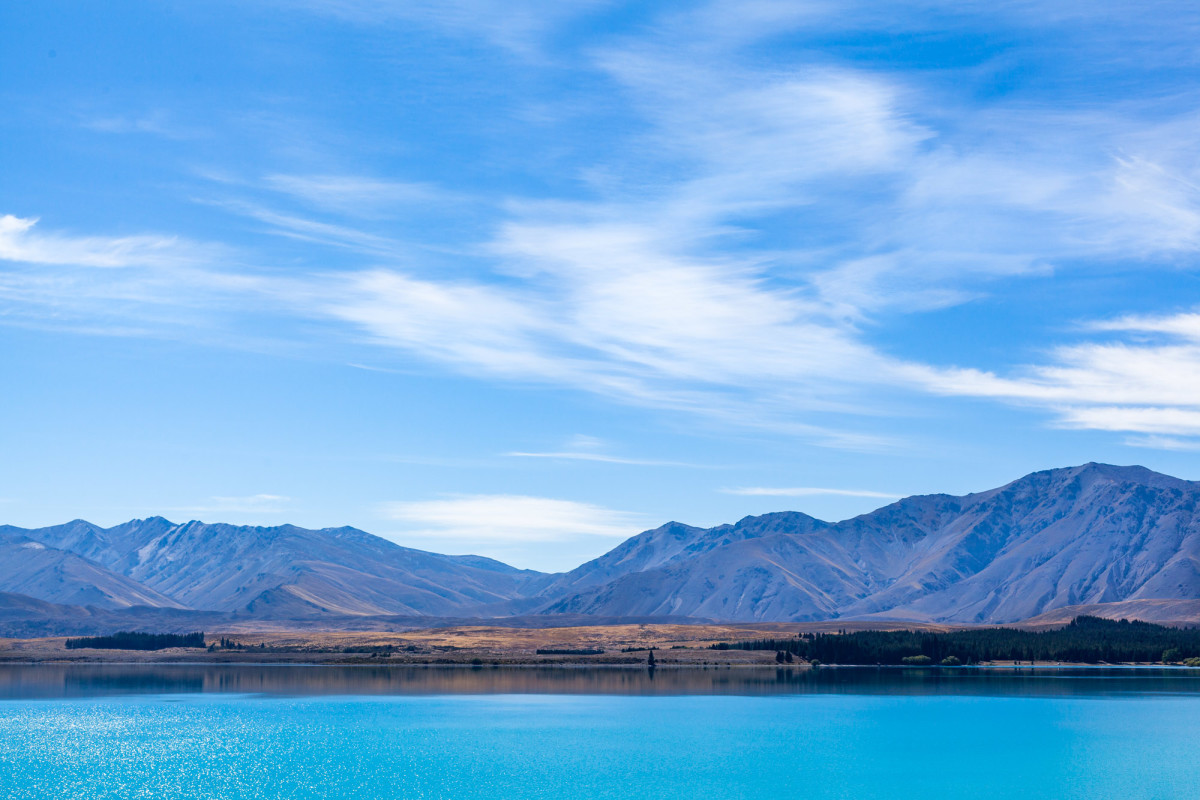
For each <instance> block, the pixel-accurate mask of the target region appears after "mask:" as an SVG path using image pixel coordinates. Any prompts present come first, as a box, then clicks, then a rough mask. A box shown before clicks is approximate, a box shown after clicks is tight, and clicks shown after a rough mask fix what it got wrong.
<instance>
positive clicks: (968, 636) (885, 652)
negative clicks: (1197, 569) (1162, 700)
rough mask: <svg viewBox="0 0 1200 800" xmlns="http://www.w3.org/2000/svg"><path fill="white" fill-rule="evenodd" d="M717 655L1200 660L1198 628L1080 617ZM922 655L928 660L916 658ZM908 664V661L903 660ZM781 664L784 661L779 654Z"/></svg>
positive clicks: (822, 638)
mask: <svg viewBox="0 0 1200 800" xmlns="http://www.w3.org/2000/svg"><path fill="white" fill-rule="evenodd" d="M713 648H714V649H717V650H730V649H733V650H775V651H776V653H777V654H778V653H784V654H788V653H791V654H795V655H796V656H799V657H801V658H804V659H807V660H809V661H814V660H815V661H819V662H821V663H824V664H897V665H898V664H904V663H908V664H913V663H934V664H940V663H942V662H943V661H946V660H947V659H952V660H951V661H950V662H949V663H953V659H957V660H959V661H961V662H962V663H966V664H976V663H979V662H981V661H1022V662H1029V661H1067V662H1074V663H1082V664H1100V663H1107V664H1116V663H1121V662H1128V661H1142V662H1158V661H1167V662H1187V661H1188V660H1190V659H1195V658H1198V657H1200V629H1196V628H1169V627H1166V626H1163V625H1154V624H1152V623H1148V622H1138V621H1129V620H1119V621H1118V620H1109V619H1101V618H1099V617H1076V618H1075V619H1074V620H1072V621H1071V622H1070V623H1069V624H1067V625H1066V626H1064V627H1062V628H1057V629H1054V630H1047V631H1029V630H1019V629H1016V628H978V629H970V630H961V631H953V632H951V633H931V632H926V631H856V632H853V633H850V632H845V633H837V634H800V635H799V636H797V637H796V638H794V639H754V640H750V641H742V642H720V643H718V644H715V645H713ZM920 656H924V657H925V658H927V659H928V662H926V661H925V658H918V657H920ZM906 659H908V661H906ZM776 660H780V657H779V656H778V655H777V656H776Z"/></svg>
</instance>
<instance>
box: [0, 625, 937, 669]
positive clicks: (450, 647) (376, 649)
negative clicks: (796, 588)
mask: <svg viewBox="0 0 1200 800" xmlns="http://www.w3.org/2000/svg"><path fill="white" fill-rule="evenodd" d="M866 628H871V629H876V630H879V629H885V630H887V629H892V630H895V629H913V628H921V629H926V630H932V631H946V630H951V628H950V627H948V626H941V625H926V624H914V623H896V624H894V625H885V624H880V623H849V622H842V623H841V624H838V623H836V622H830V623H760V624H727V625H674V624H668V625H655V624H644V625H589V626H579V627H569V628H507V627H498V626H485V625H467V626H458V627H447V628H426V629H420V630H410V631H400V632H379V631H363V632H353V631H329V632H314V631H282V630H260V631H232V632H224V633H223V632H220V631H217V632H210V633H207V634H206V635H205V641H206V642H207V643H209V644H210V645H212V644H217V645H219V643H220V641H221V640H222V639H226V640H231V641H232V642H233V643H235V644H238V645H241V647H234V648H221V647H219V646H218V647H217V648H216V649H209V650H199V649H194V648H191V649H188V648H172V649H168V650H155V651H137V650H100V649H90V648H88V649H75V650H68V649H67V647H66V641H67V637H62V636H56V637H47V638H40V639H0V662H5V661H7V662H30V661H43V662H46V661H53V662H113V661H122V662H184V661H186V662H214V663H222V662H233V663H264V662H272V663H352V664H353V663H360V664H361V663H370V664H473V663H487V664H547V665H551V664H564V663H567V664H643V663H645V662H646V661H647V659H648V657H649V648H654V656H655V661H656V662H657V663H658V664H661V665H663V666H667V665H678V666H687V665H695V666H700V665H712V664H745V665H754V664H773V663H774V662H775V653H774V652H771V651H761V650H759V651H747V650H712V649H711V645H713V644H716V643H718V642H733V641H739V640H742V639H768V638H788V637H792V636H795V635H797V634H798V633H800V632H813V633H821V632H831V631H838V630H863V629H866ZM538 650H602V651H603V653H599V654H595V655H581V654H578V653H574V654H557V655H551V654H539V653H538Z"/></svg>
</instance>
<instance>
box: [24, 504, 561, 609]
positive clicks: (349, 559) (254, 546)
mask: <svg viewBox="0 0 1200 800" xmlns="http://www.w3.org/2000/svg"><path fill="white" fill-rule="evenodd" d="M0 537H3V538H0V542H4V541H8V540H12V541H13V542H14V543H16V542H18V541H19V540H22V539H23V540H25V541H26V542H29V543H31V545H32V546H33V547H38V548H40V549H39V550H36V551H32V550H31V551H29V555H30V556H32V555H33V554H35V553H36V554H37V556H38V557H39V558H40V559H41V560H42V561H46V560H47V559H49V558H51V556H53V557H54V558H58V559H60V560H62V561H64V562H65V563H70V564H74V563H75V562H79V563H82V564H87V565H89V568H90V569H91V570H92V572H93V573H94V574H95V575H96V576H99V577H97V578H96V582H97V583H98V584H100V585H102V586H104V587H108V586H109V585H110V584H112V585H117V586H122V587H124V586H126V585H133V586H140V587H145V593H144V596H143V598H142V599H141V601H140V602H141V603H142V604H145V605H150V606H160V607H169V606H172V605H173V606H175V607H182V608H190V609H199V610H206V611H230V612H238V613H244V614H249V615H252V616H260V617H280V618H296V617H305V616H311V615H320V614H336V615H415V616H428V615H432V616H450V615H456V614H461V613H462V612H463V611H464V610H470V611H472V612H476V613H478V612H479V611H480V610H481V609H487V608H489V607H491V606H497V605H500V604H504V603H506V602H508V601H511V600H513V599H516V598H520V597H522V596H524V595H526V594H530V593H532V591H535V590H536V589H537V588H538V586H537V581H538V580H539V579H540V578H542V575H541V573H537V572H531V571H523V570H517V569H514V568H512V567H509V566H507V565H505V564H501V563H500V562H498V561H492V560H490V559H484V558H478V557H473V556H468V557H456V556H443V555H438V554H435V553H426V552H422V551H420V550H410V549H408V548H404V547H400V546H399V545H396V544H393V543H391V542H388V541H386V540H384V539H380V538H379V537H377V536H372V535H370V534H368V533H364V532H362V531H359V530H355V529H354V528H330V529H325V530H318V531H312V530H305V529H304V528H297V527H294V526H291V525H284V526H280V527H275V528H255V527H245V526H235V525H219V524H218V525H206V524H204V523H202V522H189V523H186V524H183V525H176V524H173V523H171V522H168V521H167V520H165V519H163V518H161V517H153V518H151V519H146V520H133V521H132V522H127V523H125V524H123V525H118V526H116V527H113V528H100V527H98V526H96V525H92V524H90V523H87V522H83V521H81V520H77V521H75V522H70V523H67V524H66V525H58V526H54V527H51V528H40V529H37V530H29V531H17V530H16V529H12V528H8V529H0ZM22 546H24V547H28V546H30V545H19V544H13V545H10V549H11V548H12V547H22ZM30 560H31V559H30V558H28V557H26V558H25V559H23V562H24V561H30ZM7 563H9V562H7V561H6V564H7ZM6 572H7V569H6ZM26 573H32V576H31V577H28V578H26V579H24V580H23V581H22V582H20V583H16V582H14V581H12V580H8V579H7V578H6V579H4V580H0V590H4V591H10V592H14V593H21V594H26V595H29V596H31V597H35V598H37V599H40V600H47V601H51V602H70V601H71V597H70V596H69V593H68V592H67V590H65V589H63V588H59V584H70V583H71V582H72V579H71V578H70V577H69V576H66V577H60V574H61V573H62V570H61V569H55V570H46V569H40V568H36V567H30V568H23V569H22V570H21V574H22V575H24V574H26ZM88 577H90V576H85V578H84V580H87V578H88ZM109 591H110V594H114V595H115V594H116V591H115V590H109ZM130 598H131V595H130V594H129V592H126V594H125V595H120V599H119V600H115V601H111V602H107V603H104V604H103V605H104V607H108V608H114V607H118V606H119V605H131V604H133V602H128V601H129V600H130ZM81 604H86V603H81Z"/></svg>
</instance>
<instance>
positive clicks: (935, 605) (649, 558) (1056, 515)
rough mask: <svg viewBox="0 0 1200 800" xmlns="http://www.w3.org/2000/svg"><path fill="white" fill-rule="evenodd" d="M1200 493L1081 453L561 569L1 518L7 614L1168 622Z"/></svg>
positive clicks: (636, 544)
mask: <svg viewBox="0 0 1200 800" xmlns="http://www.w3.org/2000/svg"><path fill="white" fill-rule="evenodd" d="M1198 500H1200V483H1193V482H1190V481H1184V480H1179V479H1177V478H1171V477H1168V476H1165V475H1160V474H1157V473H1154V472H1151V471H1149V470H1146V469H1144V468H1142V467H1113V466H1107V465H1101V464H1087V465H1084V466H1082V467H1074V468H1069V469H1058V470H1049V471H1046V472H1037V473H1034V474H1032V475H1028V476H1026V477H1024V478H1021V479H1020V480H1017V481H1014V482H1013V483H1010V484H1009V485H1007V486H1004V487H1001V488H999V489H993V490H991V491H988V492H981V493H979V494H972V495H967V496H965V497H951V496H948V495H928V496H921V497H910V498H907V499H905V500H901V501H899V502H897V503H893V504H892V505H889V506H886V507H884V508H881V509H879V510H877V511H874V512H871V513H870V514H864V515H863V516H860V517H855V518H854V519H850V520H845V521H843V522H838V523H827V522H822V521H820V520H817V519H813V518H812V517H809V516H807V515H804V514H800V513H795V512H783V513H778V514H766V515H764V516H760V517H747V518H746V519H743V520H742V521H740V522H738V523H737V524H735V525H721V526H718V527H715V528H708V529H705V528H695V527H691V526H688V525H682V524H680V523H674V522H672V523H669V524H667V525H664V526H662V527H661V528H657V529H655V530H652V531H647V532H645V533H642V534H639V535H638V536H635V537H633V538H632V539H629V540H628V541H626V542H624V543H622V544H621V545H619V546H618V547H616V548H615V549H614V550H612V551H610V552H609V553H607V554H605V555H603V556H601V557H600V558H597V559H595V560H593V561H590V562H588V563H587V564H584V565H582V566H580V567H578V568H577V569H575V570H572V571H571V572H568V573H564V574H560V575H545V574H542V573H537V572H532V571H524V570H518V569H514V568H513V567H509V566H507V565H505V564H501V563H499V562H496V561H492V560H490V559H486V558H481V557H477V556H443V555H437V554H434V553H426V552H423V551H420V550H411V549H408V548H404V547H400V546H398V545H395V544H393V543H391V542H388V541H385V540H383V539H380V538H378V537H375V536H372V535H370V534H367V533H364V532H362V531H359V530H355V529H353V528H330V529H324V530H316V531H314V530H305V529H303V528H297V527H294V526H290V525H284V526H280V527H274V528H253V527H239V526H233V525H206V524H204V523H200V522H189V523H186V524H182V525H177V524H174V523H171V522H168V521H167V520H165V519H162V518H161V517H155V518H151V519H146V520H133V521H132V522H128V523H125V524H123V525H118V526H116V527H113V528H100V527H98V526H95V525H92V524H90V523H87V522H83V521H75V522H71V523H68V524H66V525H59V526H55V527H51V528H41V529H38V530H21V529H17V528H11V527H0V565H2V568H0V592H7V593H10V594H9V595H8V596H7V600H6V603H7V607H8V608H9V609H10V616H11V615H17V616H19V615H21V614H32V613H34V612H33V610H32V609H34V608H35V606H34V605H30V604H29V603H27V602H25V601H24V600H21V599H20V598H21V597H24V598H26V599H29V598H32V599H33V600H36V601H39V602H42V603H49V604H58V605H56V606H54V607H53V608H52V607H51V606H37V609H39V610H38V611H37V613H38V614H40V615H41V616H39V617H38V619H47V618H49V617H50V616H53V614H55V613H59V612H56V611H54V608H65V607H67V606H70V607H73V608H75V609H80V608H82V607H85V606H86V607H90V608H93V609H103V610H105V614H107V615H108V616H106V617H104V618H105V619H109V618H111V617H112V614H119V613H126V611H128V610H129V609H131V608H132V609H145V608H146V607H150V608H157V609H161V610H162V612H163V614H167V615H168V616H170V615H176V614H178V613H187V611H186V610H189V609H190V610H194V611H203V612H212V613H220V614H225V615H231V618H234V617H236V618H239V619H263V620H266V619H274V620H315V619H320V618H323V617H328V618H330V619H333V618H335V617H336V618H338V619H341V620H344V619H345V618H354V617H382V616H405V617H457V618H464V617H479V618H485V617H499V616H508V615H514V614H527V613H537V614H541V615H543V616H547V615H556V616H557V615H563V614H570V615H586V616H594V617H605V618H610V619H611V618H631V617H638V618H643V619H644V618H654V617H666V616H670V617H674V618H676V619H678V618H681V617H692V618H706V619H720V620H742V621H816V620H827V619H834V618H839V619H845V618H859V619H863V618H866V619H870V618H880V619H912V620H929V621H941V622H959V623H996V622H1013V621H1019V620H1024V619H1028V618H1031V617H1035V616H1038V615H1049V616H1045V617H1043V618H1046V619H1049V618H1052V617H1053V612H1055V611H1056V610H1058V609H1065V608H1068V607H1087V608H1088V609H1089V613H1104V609H1105V608H1111V609H1117V608H1121V609H1138V610H1139V612H1138V614H1137V616H1142V617H1144V618H1159V619H1167V618H1171V619H1174V618H1176V617H1169V615H1170V614H1179V613H1182V611H1181V610H1187V609H1193V610H1194V609H1195V608H1196V607H1197V606H1196V605H1195V603H1191V604H1189V603H1187V602H1181V601H1197V600H1200V517H1198V515H1197V501H1198ZM180 610H183V611H180ZM61 613H64V614H65V613H67V612H66V611H63V612H61ZM71 613H72V614H75V615H76V616H78V613H77V612H71ZM88 613H89V614H90V613H93V612H88ZM138 613H142V612H138ZM1164 615H1167V616H1164ZM85 616H86V615H85ZM170 618H172V619H174V617H173V616H170ZM1189 618H1190V617H1189ZM113 624H116V623H115V622H114V623H113ZM181 624H182V623H181ZM339 624H341V623H339ZM23 630H24V629H23Z"/></svg>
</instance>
